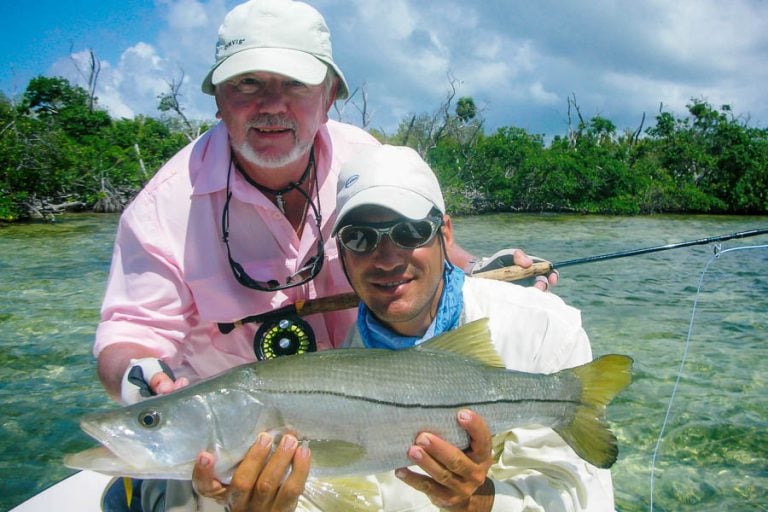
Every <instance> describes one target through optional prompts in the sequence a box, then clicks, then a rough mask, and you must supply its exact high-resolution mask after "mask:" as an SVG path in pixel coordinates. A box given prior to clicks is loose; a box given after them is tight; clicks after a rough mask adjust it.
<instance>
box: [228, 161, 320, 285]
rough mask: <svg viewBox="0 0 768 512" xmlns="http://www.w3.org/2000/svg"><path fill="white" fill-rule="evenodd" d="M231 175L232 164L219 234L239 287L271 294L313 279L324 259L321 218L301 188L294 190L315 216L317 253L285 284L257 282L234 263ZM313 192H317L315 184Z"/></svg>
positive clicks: (273, 280) (272, 280) (275, 280)
mask: <svg viewBox="0 0 768 512" xmlns="http://www.w3.org/2000/svg"><path fill="white" fill-rule="evenodd" d="M231 174H232V162H231V161H230V164H229V173H228V174H227V199H226V201H225V202H224V210H223V211H222V213H221V232H222V238H223V240H224V245H226V247H227V259H229V267H230V268H231V269H232V274H233V275H234V276H235V279H237V282H238V283H240V284H241V285H243V286H245V287H247V288H251V289H253V290H259V291H262V292H273V291H277V290H285V289H286V288H293V287H295V286H301V285H302V284H304V283H306V282H308V281H311V280H312V279H314V278H315V277H316V276H317V274H319V273H320V270H321V269H322V268H323V259H324V257H325V250H324V248H323V245H325V240H324V239H323V231H322V229H321V222H322V218H321V215H320V211H319V209H318V207H319V202H318V206H315V203H314V202H312V198H310V197H309V196H308V195H307V194H306V192H304V191H303V190H302V189H301V188H297V189H296V190H298V191H300V192H301V193H302V194H303V195H304V197H305V198H306V199H307V202H308V203H309V206H311V207H312V211H313V212H314V214H315V223H316V225H317V253H316V254H315V255H314V256H312V257H311V258H310V259H308V260H307V262H306V263H305V264H304V266H303V267H301V268H300V269H299V270H298V271H297V272H296V273H294V274H293V275H290V276H288V277H287V278H286V279H285V283H284V284H283V283H280V282H279V281H278V280H277V279H271V280H269V281H257V280H256V279H254V278H252V277H251V276H249V275H248V273H247V272H246V271H245V269H244V268H243V266H242V265H241V264H240V263H238V262H237V261H235V259H234V258H233V257H232V249H231V248H230V247H229V202H230V200H231V199H232V191H231V190H230V188H229V178H230V176H231ZM315 176H316V175H315ZM315 190H317V183H315Z"/></svg>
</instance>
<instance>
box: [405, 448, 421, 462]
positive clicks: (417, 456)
mask: <svg viewBox="0 0 768 512" xmlns="http://www.w3.org/2000/svg"><path fill="white" fill-rule="evenodd" d="M408 456H409V457H410V458H411V460H412V461H414V462H420V461H421V459H423V458H424V452H423V451H421V448H411V449H410V450H408Z"/></svg>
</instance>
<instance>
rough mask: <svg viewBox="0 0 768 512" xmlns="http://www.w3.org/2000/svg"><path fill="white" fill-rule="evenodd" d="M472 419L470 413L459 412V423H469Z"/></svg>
mask: <svg viewBox="0 0 768 512" xmlns="http://www.w3.org/2000/svg"><path fill="white" fill-rule="evenodd" d="M471 419H472V413H470V412H469V411H459V421H469V420H471Z"/></svg>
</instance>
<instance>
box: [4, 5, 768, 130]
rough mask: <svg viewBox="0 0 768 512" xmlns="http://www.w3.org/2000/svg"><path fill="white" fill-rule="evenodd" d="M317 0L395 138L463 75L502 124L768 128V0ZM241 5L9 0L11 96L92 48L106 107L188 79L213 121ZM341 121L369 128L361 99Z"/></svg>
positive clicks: (343, 60) (116, 109)
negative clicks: (695, 108) (706, 123)
mask: <svg viewBox="0 0 768 512" xmlns="http://www.w3.org/2000/svg"><path fill="white" fill-rule="evenodd" d="M308 1H309V3H310V4H312V5H314V6H315V7H316V8H317V9H318V10H320V11H321V12H322V13H323V14H324V16H325V18H326V20H327V22H328V25H329V26H330V28H331V32H332V34H333V43H334V55H335V59H336V61H337V62H338V63H339V64H340V66H341V67H342V69H343V71H344V73H345V74H346V76H347V79H348V82H349V83H350V86H351V87H352V89H354V88H355V87H358V86H363V85H365V90H366V92H367V97H368V109H369V111H370V112H371V114H372V120H371V126H372V127H376V128H379V129H383V130H385V131H387V132H388V133H392V132H393V131H394V130H395V129H396V127H397V124H398V122H399V121H400V120H402V119H404V118H406V117H407V116H409V115H410V114H413V113H416V114H419V113H423V112H433V111H434V110H436V109H437V107H438V106H439V105H440V103H441V102H442V101H443V99H444V98H445V97H446V94H447V93H448V90H449V78H448V77H449V76H452V77H454V78H455V80H456V83H457V85H458V91H457V96H472V97H473V98H474V99H475V102H476V103H477V104H478V106H479V107H480V108H481V110H482V113H483V115H484V117H485V118H486V120H487V122H486V126H487V128H488V129H489V130H494V129H496V128H498V127H499V126H518V127H522V128H525V129H526V130H528V131H529V132H532V133H543V134H546V135H548V136H551V135H555V134H558V133H564V132H565V131H566V130H567V116H568V98H569V97H571V98H573V97H575V98H576V101H577V104H578V105H579V107H580V109H581V112H582V114H583V115H584V116H586V117H587V118H589V117H592V116H594V115H601V116H603V117H606V118H608V119H610V120H611V121H613V122H614V123H615V124H616V125H617V126H618V128H619V129H620V130H622V129H625V128H628V129H632V130H634V129H635V128H637V125H638V124H639V122H640V119H641V117H642V115H643V113H645V114H646V116H647V118H648V120H647V121H646V126H647V125H648V123H649V122H651V121H652V120H653V116H655V114H656V113H657V112H658V110H659V107H660V105H663V106H664V108H665V109H667V110H669V111H672V112H673V113H676V114H680V113H682V112H684V111H685V105H686V103H688V102H689V100H690V99H691V98H701V99H704V100H707V101H709V102H710V103H711V104H713V105H715V106H719V105H721V104H723V103H728V104H731V105H732V106H733V108H734V111H735V113H736V114H738V115H740V116H742V117H743V118H744V119H745V120H749V122H750V124H751V125H753V126H760V127H765V126H767V125H768V102H766V101H765V98H764V96H765V90H766V85H765V84H766V83H768V2H766V1H765V0H731V1H729V2H721V1H719V0H674V1H669V0H637V1H634V2H630V1H628V0H626V1H625V0H591V1H572V0H537V1H522V0H478V1H476V2H466V0H387V1H384V0H308ZM237 3H239V2H237V1H231V0H207V1H202V0H98V1H97V0H93V1H90V0H75V1H67V2H63V1H60V0H59V1H52V0H42V1H41V0H27V1H26V2H18V1H3V2H0V31H1V32H0V33H2V38H1V39H0V41H2V43H1V44H0V58H2V62H3V65H2V66H1V67H0V91H2V92H3V93H5V94H6V95H7V96H14V94H20V93H21V92H23V89H24V87H25V86H26V84H27V82H28V81H29V79H30V78H32V77H34V76H36V75H39V74H46V75H60V76H65V77H67V78H69V79H70V80H73V81H78V80H82V78H81V76H80V74H79V73H78V71H77V67H76V65H75V62H80V63H81V66H82V63H83V62H84V61H83V59H84V58H85V57H86V56H87V51H88V49H92V50H93V51H94V52H95V54H96V56H97V57H98V58H99V59H100V61H101V65H102V71H101V74H100V78H99V87H98V90H97V94H98V96H99V103H100V105H102V106H103V107H105V108H107V109H108V110H109V111H110V113H111V114H112V115H113V116H125V117H131V116H133V115H136V114H145V115H151V116H158V115H159V114H158V112H157V111H156V106H157V99H156V98H157V95H158V94H160V93H162V92H164V91H165V90H167V84H168V82H169V81H171V80H178V79H180V78H181V76H182V73H183V76H184V85H183V88H182V94H183V97H182V102H183V104H184V106H185V108H186V110H187V114H188V115H189V116H190V117H193V118H198V119H212V118H213V115H214V105H213V101H212V100H211V98H210V97H208V96H205V95H204V94H202V93H201V92H200V86H199V84H200V80H201V79H202V77H203V76H204V74H205V72H206V70H207V69H208V66H209V65H210V64H211V62H212V59H213V50H214V45H215V41H216V30H217V28H218V25H219V24H220V22H221V20H222V19H223V17H224V14H225V13H226V11H227V10H229V9H230V8H231V7H233V6H234V5H236V4H237ZM354 100H356V101H357V105H358V106H359V105H361V104H362V103H361V101H360V96H357V97H356V98H355V99H354ZM338 116H339V114H335V115H334V117H338ZM341 117H342V118H343V119H344V120H347V121H349V122H353V123H356V124H360V119H359V117H360V116H359V113H358V111H357V109H356V108H355V105H354V104H349V105H347V106H346V107H345V108H344V109H343V113H342V114H341Z"/></svg>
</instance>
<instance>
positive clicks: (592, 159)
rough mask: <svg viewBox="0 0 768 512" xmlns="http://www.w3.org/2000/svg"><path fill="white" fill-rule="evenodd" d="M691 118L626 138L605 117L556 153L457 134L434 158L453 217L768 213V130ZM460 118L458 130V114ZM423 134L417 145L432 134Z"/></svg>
mask: <svg viewBox="0 0 768 512" xmlns="http://www.w3.org/2000/svg"><path fill="white" fill-rule="evenodd" d="M460 102H461V100H460ZM688 111H689V116H686V117H683V118H675V117H674V116H673V115H672V114H670V113H668V112H661V113H660V114H659V115H658V116H657V118H656V125H655V126H653V127H651V128H649V129H648V130H646V136H645V137H641V136H640V134H639V133H630V132H627V133H625V134H623V135H619V134H617V132H616V126H615V125H614V124H613V123H612V122H611V121H610V120H608V119H605V118H602V117H600V116H596V117H594V118H592V119H590V120H588V121H584V122H580V123H579V126H578V128H577V129H576V130H575V131H573V132H571V133H569V134H568V136H566V137H555V138H554V139H553V140H552V142H551V143H550V144H549V146H548V147H547V146H545V144H544V140H543V137H541V136H538V135H531V134H529V133H527V132H526V131H525V130H522V129H520V128H510V127H504V128H500V129H499V130H498V131H497V132H496V133H494V134H492V135H490V136H486V135H484V134H482V133H480V134H478V135H476V136H474V137H472V138H467V137H464V138H462V137H460V136H457V135H456V134H460V133H461V132H460V131H458V132H450V131H448V132H447V133H448V134H449V136H444V137H443V138H441V139H439V140H437V141H436V142H434V143H433V146H432V147H431V149H430V150H429V151H428V152H427V154H426V156H427V159H428V161H429V163H430V164H431V165H432V168H433V169H434V170H435V172H436V174H437V175H438V178H439V180H440V183H441V184H442V186H443V188H444V189H445V191H446V202H447V204H448V208H449V209H450V210H451V211H452V212H454V213H481V212H490V211H507V210H516V211H572V212H583V213H610V214H622V215H634V214H646V213H658V212H692V213H705V212H711V213H725V212H730V213H766V212H767V211H768V130H765V129H758V128H752V127H749V126H747V125H746V124H744V123H742V122H741V121H739V120H738V119H737V118H735V117H734V116H733V115H732V112H731V109H730V107H729V106H727V105H724V106H723V107H721V109H720V110H719V111H718V110H715V109H714V108H712V107H711V106H710V105H709V104H707V103H706V102H703V101H700V100H692V102H691V104H690V105H688ZM456 118H457V119H456V120H455V121H453V122H454V126H459V125H460V119H459V109H458V108H457V115H456ZM428 119H430V117H429V116H426V115H422V116H420V117H414V118H412V120H415V121H419V120H421V121H422V122H423V121H425V120H428ZM447 125H448V126H451V122H450V121H449V122H448V123H447ZM414 126H418V124H417V122H414V123H411V124H410V125H409V133H410V134H411V137H412V138H411V141H413V140H414V139H413V134H414V133H416V134H418V133H421V134H424V133H425V132H424V131H423V130H422V131H419V130H418V129H414ZM421 126H423V125H421ZM402 128H403V125H401V130H399V131H398V134H402V133H404V132H405V131H406V130H403V129H402ZM451 134H453V135H451ZM424 139H426V136H424V135H422V137H421V140H424Z"/></svg>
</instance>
